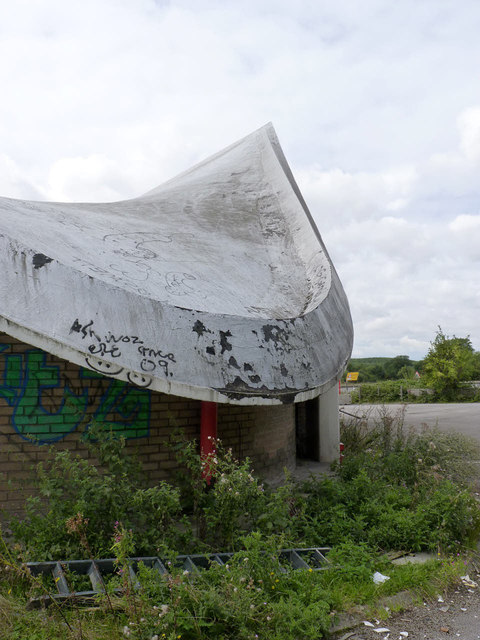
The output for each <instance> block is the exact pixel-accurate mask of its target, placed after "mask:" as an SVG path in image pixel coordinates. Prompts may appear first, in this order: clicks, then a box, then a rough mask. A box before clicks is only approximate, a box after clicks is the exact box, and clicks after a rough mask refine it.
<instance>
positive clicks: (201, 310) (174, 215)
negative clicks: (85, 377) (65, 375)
mask: <svg viewBox="0 0 480 640" xmlns="http://www.w3.org/2000/svg"><path fill="white" fill-rule="evenodd" d="M0 263H1V266H2V274H3V275H2V279H1V281H0V331H4V332H5V333H8V334H9V335H12V336H14V337H16V338H18V339H20V340H23V341H24V342H27V343H29V344H32V345H34V346H36V347H39V348H41V349H44V350H45V351H48V352H50V353H52V354H54V355H57V356H59V357H61V358H64V359H66V360H69V361H71V362H74V363H76V364H78V365H81V366H86V367H90V368H91V369H94V370H96V371H99V372H101V373H103V374H105V375H108V376H114V377H118V378H120V379H122V380H126V381H129V382H132V383H134V384H137V385H139V386H143V387H148V388H151V389H154V390H157V391H161V392H166V393H172V394H176V395H181V396H185V397H190V398H196V399H200V400H210V401H217V402H233V403H235V404H273V403H278V402H297V401H300V400H306V399H308V398H311V397H315V396H316V395H318V394H319V393H321V392H322V391H323V390H324V389H327V388H329V387H330V386H331V385H332V384H333V383H334V382H335V381H336V380H337V378H338V376H339V375H341V373H342V371H343V370H344V368H345V366H346V363H347V361H348V358H349V357H350V353H351V348H352V340H353V330H352V321H351V317H350V311H349V308H348V302H347V299H346V296H345V293H344V291H343V288H342V285H341V283H340V281H339V278H338V276H337V274H336V272H335V269H334V268H333V265H332V263H331V261H330V258H329V256H328V254H327V252H326V250H325V247H324V245H323V243H322V240H321V238H320V235H319V233H318V231H317V229H316V227H315V224H314V222H313V220H312V218H311V216H310V213H309V211H308V209H307V206H306V204H305V202H304V200H303V198H302V196H301V194H300V192H299V190H298V187H297V185H296V183H295V180H294V178H293V176H292V173H291V171H290V169H289V167H288V164H287V162H286V159H285V157H284V155H283V152H282V150H281V148H280V145H279V143H278V140H277V137H276V135H275V132H274V129H273V127H272V126H271V125H267V126H265V127H263V128H261V129H259V130H258V131H256V132H254V133H252V134H251V135H249V136H247V137H246V138H244V139H242V140H240V141H239V142H237V143H235V144H233V145H232V146H230V147H228V148H227V149H225V150H224V151H221V152H220V153H218V154H216V155H214V156H212V157H211V158H209V159H207V160H205V161H204V162H202V163H200V164H198V165H197V166H195V167H193V168H192V169H190V170H189V171H186V172H185V173H183V174H181V175H179V176H177V177H176V178H173V179H172V180H170V181H168V182H166V183H164V184H163V185H161V186H160V187H158V188H156V189H154V190H153V191H150V192H148V193H147V194H145V195H142V196H140V197H138V198H134V199H132V200H125V201H122V202H113V203H101V204H91V203H88V204H85V203H82V204H77V203H74V204H72V203H52V202H29V201H23V200H12V199H8V198H0Z"/></svg>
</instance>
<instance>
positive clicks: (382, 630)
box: [374, 627, 390, 633]
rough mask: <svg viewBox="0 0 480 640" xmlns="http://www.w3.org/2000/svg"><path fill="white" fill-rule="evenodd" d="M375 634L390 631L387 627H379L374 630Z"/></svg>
mask: <svg viewBox="0 0 480 640" xmlns="http://www.w3.org/2000/svg"><path fill="white" fill-rule="evenodd" d="M374 631H375V633H388V632H389V631H390V629H387V627H378V629H374Z"/></svg>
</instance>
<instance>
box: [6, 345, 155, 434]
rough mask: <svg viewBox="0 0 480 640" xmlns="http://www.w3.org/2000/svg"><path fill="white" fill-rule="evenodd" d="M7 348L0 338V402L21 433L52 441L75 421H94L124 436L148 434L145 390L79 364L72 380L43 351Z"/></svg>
mask: <svg viewBox="0 0 480 640" xmlns="http://www.w3.org/2000/svg"><path fill="white" fill-rule="evenodd" d="M9 348H10V347H9V345H7V344H0V403H1V402H2V400H3V401H5V402H6V403H7V405H8V406H9V407H11V409H12V413H11V418H10V420H11V424H12V427H13V428H14V429H15V431H16V432H17V433H18V434H19V435H20V436H22V437H23V438H25V439H27V440H33V441H36V442H38V443H39V444H45V443H49V442H50V443H51V442H55V441H57V440H60V439H62V438H64V437H65V436H66V435H67V434H69V433H71V432H72V431H74V430H75V429H78V428H79V427H81V428H83V429H85V431H88V425H89V424H91V422H93V421H95V422H98V423H100V424H102V425H104V426H105V428H108V429H111V430H112V431H114V432H115V433H117V434H118V435H119V436H123V437H125V438H139V437H142V436H147V435H148V432H149V423H150V391H148V390H146V389H138V388H136V387H132V386H130V385H129V384H127V383H126V382H122V381H120V380H116V379H109V378H105V377H104V376H102V375H101V374H99V373H96V372H95V371H90V370H88V369H83V368H80V369H79V377H78V380H77V381H76V385H74V384H73V383H72V382H71V381H70V380H68V379H67V378H66V376H65V375H62V374H61V372H60V367H59V366H56V365H49V364H47V362H46V357H47V354H46V353H45V352H44V351H41V350H40V349H31V350H28V351H25V352H24V353H15V354H12V353H9ZM2 367H3V370H2ZM75 386H76V388H75Z"/></svg>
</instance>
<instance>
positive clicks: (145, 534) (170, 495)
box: [10, 429, 181, 560]
mask: <svg viewBox="0 0 480 640" xmlns="http://www.w3.org/2000/svg"><path fill="white" fill-rule="evenodd" d="M90 436H91V437H90V440H89V443H88V446H89V448H90V449H91V450H92V451H93V452H94V454H95V455H96V456H97V458H98V463H99V465H100V466H97V465H95V464H93V463H92V462H91V461H90V460H85V459H82V458H80V457H79V456H74V455H72V454H71V453H70V452H69V451H55V450H54V449H52V459H51V461H49V462H48V463H46V464H44V463H42V462H40V463H39V464H38V465H37V466H36V468H35V475H36V483H37V486H38V495H37V496H31V497H29V498H28V499H27V501H26V505H25V517H24V518H23V519H19V518H14V519H13V520H12V521H11V522H10V526H11V528H12V531H13V534H14V536H15V538H16V539H17V540H18V541H20V542H21V543H22V544H23V545H24V547H25V550H26V552H27V556H28V558H30V559H38V560H50V559H64V558H75V557H77V558H84V557H87V556H88V555H89V553H92V554H93V555H95V556H96V557H101V556H106V555H107V556H108V555H109V549H110V538H111V535H112V531H113V528H114V524H115V522H116V521H121V522H123V524H124V525H125V526H126V527H128V528H131V529H132V530H133V531H134V533H135V540H136V548H135V551H136V553H137V554H138V555H142V554H146V553H152V552H153V551H155V550H156V549H160V548H165V547H168V546H170V545H171V544H172V543H174V542H175V543H177V542H178V538H179V532H178V527H177V523H178V521H179V520H180V519H181V508H180V495H179V491H178V489H176V488H174V487H172V486H171V485H169V484H167V483H165V482H160V483H159V484H158V485H156V486H155V487H152V488H145V483H144V479H143V477H142V474H141V468H140V465H139V464H138V460H137V459H136V458H135V456H130V455H128V454H127V453H126V452H125V441H124V440H123V439H122V438H117V437H116V436H114V435H113V434H112V433H109V432H107V433H104V432H102V431H100V429H94V430H92V431H91V433H90ZM94 438H95V439H94ZM77 514H81V516H82V517H83V519H84V520H86V521H87V523H88V526H87V530H86V539H87V542H88V547H89V550H90V551H89V550H87V549H86V548H85V544H83V543H82V542H81V540H80V539H79V537H78V536H76V535H72V534H70V533H68V531H67V528H66V522H67V520H69V519H70V518H73V517H75V516H76V515H77Z"/></svg>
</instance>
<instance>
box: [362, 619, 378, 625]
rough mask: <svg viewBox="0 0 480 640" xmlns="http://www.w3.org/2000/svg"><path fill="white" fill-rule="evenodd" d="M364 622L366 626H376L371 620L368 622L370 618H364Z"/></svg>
mask: <svg viewBox="0 0 480 640" xmlns="http://www.w3.org/2000/svg"><path fill="white" fill-rule="evenodd" d="M363 624H364V625H365V626H366V627H374V626H375V625H374V624H372V623H371V622H368V620H364V621H363Z"/></svg>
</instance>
